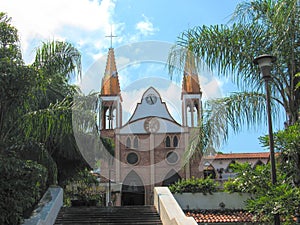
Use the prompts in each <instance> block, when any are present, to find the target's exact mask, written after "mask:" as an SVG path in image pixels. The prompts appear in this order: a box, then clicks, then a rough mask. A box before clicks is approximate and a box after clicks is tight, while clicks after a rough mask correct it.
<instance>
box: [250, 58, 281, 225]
mask: <svg viewBox="0 0 300 225" xmlns="http://www.w3.org/2000/svg"><path fill="white" fill-rule="evenodd" d="M275 61H276V57H275V56H272V55H266V54H265V55H260V56H258V57H257V58H255V59H254V60H253V63H254V64H256V65H258V66H259V68H260V70H261V73H262V78H263V79H264V81H265V89H266V103H267V116H268V129H269V147H270V161H271V178H272V184H273V185H275V184H276V182H277V178H276V166H275V154H274V139H273V128H272V117H271V102H270V87H269V81H270V79H271V67H272V63H274V62H275ZM274 224H275V225H280V217H279V214H275V215H274Z"/></svg>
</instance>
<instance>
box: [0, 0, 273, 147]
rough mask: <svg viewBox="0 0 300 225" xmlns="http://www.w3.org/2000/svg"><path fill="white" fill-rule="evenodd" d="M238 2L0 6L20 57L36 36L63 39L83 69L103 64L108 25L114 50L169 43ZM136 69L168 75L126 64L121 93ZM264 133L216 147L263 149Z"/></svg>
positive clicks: (226, 85) (10, 1)
mask: <svg viewBox="0 0 300 225" xmlns="http://www.w3.org/2000/svg"><path fill="white" fill-rule="evenodd" d="M239 2H241V0H173V1H169V0H168V1H162V0H160V1H159V0H152V1H149V0H102V1H97V0H72V1H71V0H51V1H48V0H47V1H46V0H26V1H19V0H1V1H0V9H1V11H4V12H7V13H8V15H9V16H10V17H12V21H13V24H14V26H15V27H16V28H17V29H18V31H19V35H20V39H21V47H22V52H23V57H24V59H25V62H27V63H30V62H31V61H32V59H33V56H34V49H35V48H36V47H37V46H39V45H40V43H41V42H42V41H48V40H53V39H60V40H66V41H69V42H71V43H73V44H74V45H75V47H77V48H78V49H79V50H80V52H81V54H82V62H83V72H84V74H88V73H89V71H93V70H91V68H93V66H94V65H95V62H97V61H98V62H99V61H102V63H105V59H106V53H107V50H108V48H109V47H110V40H109V38H105V36H106V35H109V34H110V32H111V28H112V31H113V34H114V35H117V36H118V37H117V38H114V40H113V47H114V48H115V49H118V48H119V47H121V46H124V45H129V44H132V43H136V42H142V41H149V40H154V41H160V42H166V43H171V44H172V43H174V42H175V41H176V38H177V36H178V35H179V34H180V33H181V32H182V31H184V30H186V29H188V28H192V27H194V26H202V25H208V26H209V25H214V24H225V23H227V22H228V20H229V19H230V15H231V14H232V13H233V11H234V9H235V7H236V5H237V4H238V3H239ZM111 25H112V26H111ZM117 57H118V56H117ZM118 59H120V61H121V59H122V58H121V57H120V58H118ZM122 73H123V75H122ZM137 73H138V74H142V75H140V76H139V79H143V78H145V77H147V76H152V75H153V76H158V77H160V76H161V78H163V79H169V77H168V74H167V73H166V71H164V68H163V67H162V66H161V64H160V63H156V64H155V65H148V64H147V65H140V64H136V65H131V66H129V67H128V68H123V69H122V68H121V69H120V70H119V75H120V77H121V78H120V80H121V89H123V90H124V92H125V90H128V87H130V85H132V82H134V78H136V77H137ZM212 73H213V72H212ZM100 79H101V78H100V77H99V82H100ZM178 80H179V81H180V78H179V79H178ZM178 80H177V82H178ZM215 81H216V82H218V85H219V87H220V88H221V94H222V95H228V94H229V93H230V92H232V91H235V90H236V89H235V87H234V86H232V84H231V83H230V82H229V81H227V80H224V79H220V78H217V77H216V79H215ZM177 84H178V83H177ZM178 85H179V86H180V84H178ZM124 95H126V92H125V93H124ZM169 99H170V98H169ZM136 101H138V100H136ZM265 133H267V130H266V128H265V127H263V128H260V129H258V130H256V131H252V132H243V133H241V134H239V135H237V136H235V135H233V136H231V137H230V138H229V142H228V144H226V145H224V146H223V147H222V149H220V150H221V151H223V152H257V151H263V149H262V148H261V147H260V145H259V142H258V140H257V137H258V136H260V135H263V134H265Z"/></svg>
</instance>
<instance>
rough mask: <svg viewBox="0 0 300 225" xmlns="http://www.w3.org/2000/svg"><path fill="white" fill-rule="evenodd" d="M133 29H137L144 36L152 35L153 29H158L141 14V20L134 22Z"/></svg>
mask: <svg viewBox="0 0 300 225" xmlns="http://www.w3.org/2000/svg"><path fill="white" fill-rule="evenodd" d="M135 29H137V30H138V31H139V32H140V33H141V34H142V35H144V36H150V35H153V34H154V33H155V31H158V30H159V29H158V28H155V27H154V26H153V24H152V23H151V22H150V20H149V19H148V18H147V17H146V16H145V15H143V20H142V21H140V22H138V23H137V24H136V26H135Z"/></svg>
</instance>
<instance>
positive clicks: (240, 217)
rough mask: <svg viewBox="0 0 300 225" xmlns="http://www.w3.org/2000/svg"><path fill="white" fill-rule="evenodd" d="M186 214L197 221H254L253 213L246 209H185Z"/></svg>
mask: <svg viewBox="0 0 300 225" xmlns="http://www.w3.org/2000/svg"><path fill="white" fill-rule="evenodd" d="M185 215H186V216H190V217H193V218H194V219H195V220H196V222H197V223H237V222H253V215H252V214H251V213H249V212H247V211H244V210H190V211H185Z"/></svg>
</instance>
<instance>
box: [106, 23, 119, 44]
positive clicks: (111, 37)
mask: <svg viewBox="0 0 300 225" xmlns="http://www.w3.org/2000/svg"><path fill="white" fill-rule="evenodd" d="M105 37H109V38H110V48H112V39H113V38H114V37H118V36H116V35H113V34H112V26H111V27H110V35H106V36H105Z"/></svg>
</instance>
